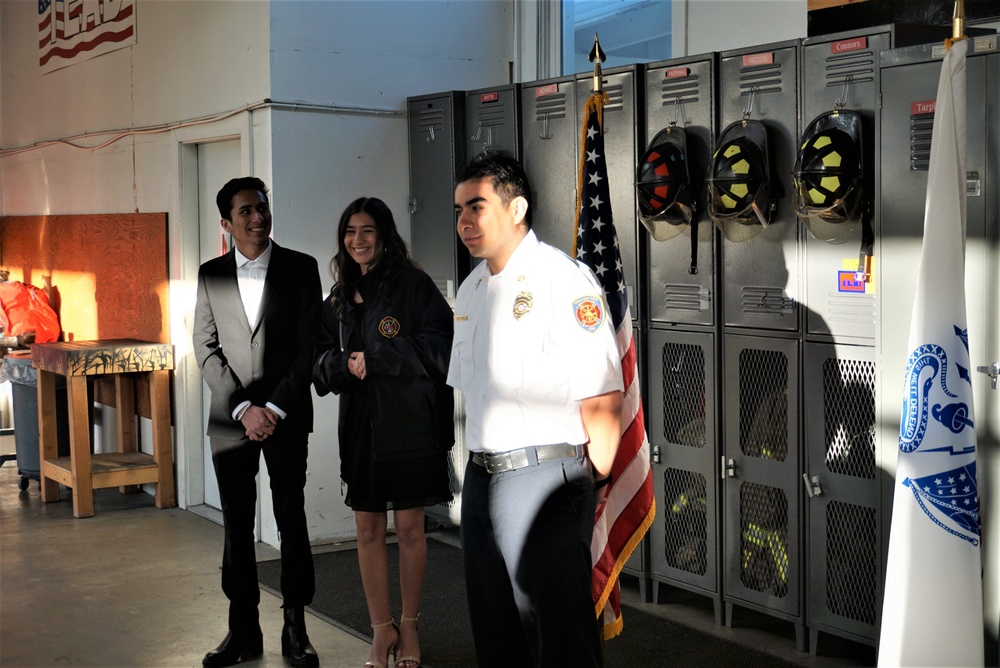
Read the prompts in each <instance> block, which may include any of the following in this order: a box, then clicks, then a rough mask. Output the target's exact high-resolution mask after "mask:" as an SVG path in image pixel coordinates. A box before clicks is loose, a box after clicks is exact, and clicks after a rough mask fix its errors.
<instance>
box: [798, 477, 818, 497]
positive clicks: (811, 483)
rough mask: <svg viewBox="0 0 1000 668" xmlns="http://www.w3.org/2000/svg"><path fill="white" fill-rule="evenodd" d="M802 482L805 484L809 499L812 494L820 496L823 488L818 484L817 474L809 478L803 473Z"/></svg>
mask: <svg viewBox="0 0 1000 668" xmlns="http://www.w3.org/2000/svg"><path fill="white" fill-rule="evenodd" d="M802 482H804V483H805V484H806V494H808V495H809V498H810V499H811V498H813V497H814V496H820V495H821V494H822V493H823V488H822V487H820V486H819V476H818V475H814V476H813V477H811V478H810V477H809V474H808V473H803V474H802Z"/></svg>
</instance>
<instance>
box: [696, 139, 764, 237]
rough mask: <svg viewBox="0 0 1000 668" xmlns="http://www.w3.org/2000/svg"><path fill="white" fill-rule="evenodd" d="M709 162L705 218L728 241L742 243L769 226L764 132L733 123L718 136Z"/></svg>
mask: <svg viewBox="0 0 1000 668" xmlns="http://www.w3.org/2000/svg"><path fill="white" fill-rule="evenodd" d="M718 146H719V148H718V149H717V150H716V152H715V155H714V156H713V158H712V175H711V177H710V178H709V190H710V193H711V198H710V202H709V216H710V217H711V218H712V220H713V222H715V224H716V225H718V226H719V228H720V229H721V230H722V233H723V234H724V235H725V236H726V238H727V239H729V240H730V241H746V240H747V239H750V238H751V237H753V236H756V235H757V234H759V233H760V232H761V231H762V230H763V229H764V227H765V226H767V225H768V224H769V223H770V222H771V217H772V215H773V213H774V209H775V202H774V201H773V199H772V197H771V178H770V174H771V169H770V164H769V154H768V148H767V129H766V127H764V125H763V124H762V123H760V122H759V121H746V124H744V123H743V122H742V121H737V122H736V123H733V124H731V125H730V126H729V127H728V128H726V130H725V131H724V132H723V133H722V136H721V137H720V138H719V143H718Z"/></svg>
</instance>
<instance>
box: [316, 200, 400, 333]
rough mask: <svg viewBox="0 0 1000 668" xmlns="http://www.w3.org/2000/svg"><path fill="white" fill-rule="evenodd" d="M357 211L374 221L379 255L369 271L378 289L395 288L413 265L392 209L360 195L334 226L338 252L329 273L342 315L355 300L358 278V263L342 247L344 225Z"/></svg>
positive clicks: (336, 304)
mask: <svg viewBox="0 0 1000 668" xmlns="http://www.w3.org/2000/svg"><path fill="white" fill-rule="evenodd" d="M356 213H367V214H368V215H369V216H371V217H372V220H374V221H375V233H376V235H377V237H378V246H379V250H378V251H376V252H377V253H379V257H378V259H377V261H376V263H375V266H374V267H372V271H370V272H369V273H371V274H373V275H374V276H377V281H378V284H379V290H380V291H381V292H382V293H383V294H385V295H388V294H389V293H390V292H391V291H392V290H393V289H394V288H395V287H396V281H397V280H398V278H399V275H400V274H402V273H403V270H404V269H406V267H408V266H410V265H412V262H411V260H410V253H409V251H408V250H407V248H406V242H405V241H403V237H401V236H400V235H399V230H398V229H397V228H396V220H395V218H393V216H392V210H391V209H389V207H388V206H387V205H386V203H385V202H383V201H382V200H380V199H379V198H377V197H359V198H358V199H356V200H354V201H353V202H351V203H350V204H348V205H347V208H346V209H344V213H342V214H341V215H340V223H339V224H338V225H337V254H336V255H334V256H333V260H331V261H330V273H331V274H333V280H334V284H333V289H332V290H331V291H330V292H331V293H332V294H333V310H334V312H335V313H336V314H337V315H338V316H342V315H343V314H344V313H345V312H346V310H347V309H348V308H350V306H351V304H352V303H353V301H354V292H355V291H356V290H357V285H358V281H360V280H361V266H360V265H359V264H358V263H357V262H355V261H354V258H352V257H351V254H350V253H349V252H348V250H347V249H346V248H345V247H344V237H345V236H347V224H348V223H349V222H350V221H351V217H352V216H354V214H356Z"/></svg>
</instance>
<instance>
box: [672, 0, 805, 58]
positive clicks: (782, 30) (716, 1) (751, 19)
mask: <svg viewBox="0 0 1000 668" xmlns="http://www.w3.org/2000/svg"><path fill="white" fill-rule="evenodd" d="M672 8H673V13H672V20H673V35H672V50H673V55H674V57H675V58H679V57H681V56H687V55H694V54H700V53H710V52H712V51H729V50H731V49H740V48H743V47H747V46H753V45H755V44H769V43H771V42H782V41H784V40H788V39H797V38H799V37H805V36H806V35H807V34H808V30H809V25H808V6H807V2H806V0H753V2H750V1H748V0H673V5H672Z"/></svg>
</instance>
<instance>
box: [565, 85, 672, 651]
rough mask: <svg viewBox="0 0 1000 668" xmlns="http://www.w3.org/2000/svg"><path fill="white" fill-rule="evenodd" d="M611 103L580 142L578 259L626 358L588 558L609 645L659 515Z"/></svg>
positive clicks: (589, 115)
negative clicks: (626, 585) (629, 565)
mask: <svg viewBox="0 0 1000 668" xmlns="http://www.w3.org/2000/svg"><path fill="white" fill-rule="evenodd" d="M605 100H606V96H605V94H604V93H603V92H596V93H594V94H593V95H591V96H590V98H589V99H588V100H587V107H586V110H585V112H584V120H583V132H582V138H581V155H580V171H579V183H578V184H577V192H578V193H579V195H578V197H579V201H578V202H577V221H576V239H575V242H574V253H575V255H576V258H577V259H578V260H580V261H581V262H583V263H585V264H586V265H587V266H589V267H590V268H591V270H592V271H593V272H594V274H595V275H596V276H597V278H598V280H599V281H600V282H601V286H602V287H603V288H604V292H605V295H606V298H607V300H608V312H609V313H610V314H611V322H612V324H613V325H614V328H615V338H616V339H617V341H618V352H619V354H620V355H621V358H622V377H623V381H624V382H623V386H624V388H625V396H624V405H623V408H622V437H621V442H620V444H619V446H618V453H617V454H616V456H615V462H614V465H613V466H612V469H611V477H612V481H611V483H610V484H609V485H608V488H607V503H606V504H605V505H604V506H603V507H601V508H598V510H597V517H596V518H595V523H594V538H593V540H592V542H591V548H590V551H591V557H592V558H593V562H594V571H593V578H592V580H591V586H592V587H591V588H592V594H593V596H594V603H595V611H596V614H597V615H598V617H599V618H600V619H601V627H602V629H603V632H604V637H605V638H613V637H614V636H616V635H618V634H619V633H620V632H621V630H622V624H623V623H622V614H621V603H620V590H619V586H618V574H619V573H620V572H621V570H622V567H623V566H624V565H625V562H626V561H628V558H629V556H630V555H631V554H632V550H634V549H635V548H636V546H638V544H639V542H640V541H641V540H642V537H643V536H644V535H645V533H646V532H647V531H648V530H649V527H650V525H652V523H653V517H654V516H655V514H656V503H655V501H654V498H653V472H652V469H651V467H650V464H649V440H648V439H647V438H646V425H645V419H644V417H643V413H642V397H641V395H640V392H639V374H638V368H637V359H636V349H635V339H634V338H633V336H632V315H631V312H630V310H629V304H628V294H627V292H626V290H625V276H624V274H623V272H622V260H621V253H620V252H619V249H618V235H617V234H616V232H615V226H614V222H613V220H612V215H611V193H610V189H609V188H608V168H607V163H606V161H605V156H604V135H603V133H602V123H603V115H604V114H603V110H604V103H605Z"/></svg>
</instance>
